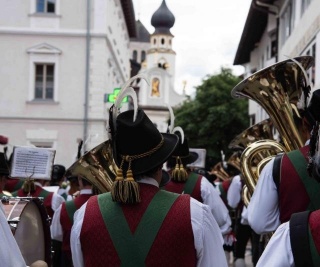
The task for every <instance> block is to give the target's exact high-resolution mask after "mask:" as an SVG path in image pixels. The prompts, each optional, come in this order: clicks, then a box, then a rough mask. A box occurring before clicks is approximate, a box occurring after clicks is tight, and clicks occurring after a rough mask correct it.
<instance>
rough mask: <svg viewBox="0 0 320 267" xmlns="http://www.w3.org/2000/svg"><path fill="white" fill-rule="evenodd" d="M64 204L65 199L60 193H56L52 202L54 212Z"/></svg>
mask: <svg viewBox="0 0 320 267" xmlns="http://www.w3.org/2000/svg"><path fill="white" fill-rule="evenodd" d="M63 202H65V200H64V198H63V197H62V196H60V195H59V194H58V193H54V194H53V196H52V200H51V208H52V210H53V211H56V210H57V209H58V208H59V206H60V205H61V204H62V203H63Z"/></svg>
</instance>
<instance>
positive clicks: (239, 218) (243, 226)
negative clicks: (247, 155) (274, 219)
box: [227, 174, 260, 267]
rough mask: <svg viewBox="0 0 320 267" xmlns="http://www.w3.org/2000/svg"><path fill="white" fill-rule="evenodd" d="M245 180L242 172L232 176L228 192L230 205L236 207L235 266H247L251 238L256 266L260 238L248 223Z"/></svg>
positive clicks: (253, 260) (253, 259) (253, 261)
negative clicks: (246, 258)
mask: <svg viewBox="0 0 320 267" xmlns="http://www.w3.org/2000/svg"><path fill="white" fill-rule="evenodd" d="M243 185H244V184H243V181H242V179H241V174H237V175H235V176H234V177H233V178H232V181H231V184H230V187H229V190H228V192H227V200H228V205H229V206H230V207H231V208H233V209H235V213H236V216H235V220H236V221H235V226H234V232H235V233H236V240H237V241H236V242H235V247H234V266H235V267H242V266H245V252H246V248H247V243H248V242H249V240H251V253H252V263H253V266H256V264H257V262H258V259H259V255H260V253H259V238H260V236H259V235H258V234H256V233H255V232H254V231H253V230H252V228H251V227H250V225H249V223H248V217H247V216H248V215H247V213H248V212H247V208H246V206H245V205H244V203H243V200H242V196H241V194H242V189H243Z"/></svg>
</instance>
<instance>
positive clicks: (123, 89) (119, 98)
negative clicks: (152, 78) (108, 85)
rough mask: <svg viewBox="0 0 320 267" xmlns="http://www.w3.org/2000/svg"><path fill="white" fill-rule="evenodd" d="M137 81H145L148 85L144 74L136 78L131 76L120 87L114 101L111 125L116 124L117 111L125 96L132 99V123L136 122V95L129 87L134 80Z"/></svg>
mask: <svg viewBox="0 0 320 267" xmlns="http://www.w3.org/2000/svg"><path fill="white" fill-rule="evenodd" d="M137 79H143V80H145V81H146V83H147V84H148V85H150V83H149V81H148V79H147V78H146V76H145V75H144V74H138V75H136V76H133V77H131V78H130V79H129V80H128V81H127V82H126V83H125V84H124V85H123V86H122V87H121V90H120V92H119V94H118V96H117V99H116V102H115V104H114V110H113V113H112V116H113V118H112V120H113V125H115V123H116V119H117V116H118V115H119V109H120V107H121V102H122V100H123V99H124V98H125V97H126V96H131V97H132V99H133V109H134V114H133V121H135V120H136V118H137V112H138V99H137V94H136V92H135V91H134V89H133V88H132V87H131V86H130V85H131V83H132V82H133V81H134V80H137Z"/></svg>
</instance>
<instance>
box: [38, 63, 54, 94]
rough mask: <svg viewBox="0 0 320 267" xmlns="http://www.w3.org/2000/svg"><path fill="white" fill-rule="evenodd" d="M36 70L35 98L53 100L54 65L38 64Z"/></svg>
mask: <svg viewBox="0 0 320 267" xmlns="http://www.w3.org/2000/svg"><path fill="white" fill-rule="evenodd" d="M35 71H36V73H35V94H34V98H35V99H37V100H39V99H41V100H53V88H54V87H53V81H54V65H53V64H36V66H35Z"/></svg>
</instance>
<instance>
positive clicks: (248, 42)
mask: <svg viewBox="0 0 320 267" xmlns="http://www.w3.org/2000/svg"><path fill="white" fill-rule="evenodd" d="M260 2H263V3H265V4H272V3H273V2H274V0H260ZM267 23H268V8H267V7H261V6H257V5H256V4H255V0H252V2H251V5H250V9H249V12H248V16H247V20H246V23H245V25H244V29H243V32H242V36H241V39H240V42H239V45H238V49H237V52H236V56H235V59H234V62H233V65H241V64H244V63H247V62H249V61H250V53H251V51H252V50H253V49H254V47H255V45H256V43H258V42H259V41H260V39H261V37H262V34H263V33H264V30H265V29H266V27H267Z"/></svg>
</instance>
